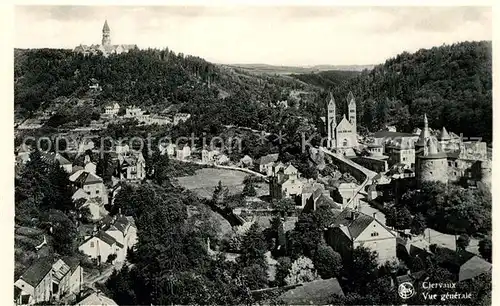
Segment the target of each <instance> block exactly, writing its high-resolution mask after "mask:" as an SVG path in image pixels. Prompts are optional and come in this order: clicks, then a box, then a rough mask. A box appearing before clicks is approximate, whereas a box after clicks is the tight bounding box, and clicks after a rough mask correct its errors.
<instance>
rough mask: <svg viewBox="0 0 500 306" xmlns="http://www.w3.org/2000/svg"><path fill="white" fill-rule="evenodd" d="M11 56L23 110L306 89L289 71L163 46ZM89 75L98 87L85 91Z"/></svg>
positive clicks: (254, 96)
mask: <svg viewBox="0 0 500 306" xmlns="http://www.w3.org/2000/svg"><path fill="white" fill-rule="evenodd" d="M14 59H15V63H14V67H15V68H14V81H15V87H14V89H15V91H14V92H15V106H16V109H17V110H18V111H20V112H24V113H30V112H32V111H34V110H37V109H38V108H39V107H40V105H42V104H44V107H45V106H46V105H47V104H51V102H52V101H53V100H54V99H56V98H59V97H68V98H69V97H71V98H89V97H91V98H92V99H93V100H94V102H95V103H94V104H93V105H94V106H98V107H102V106H103V105H104V104H105V103H107V102H109V101H118V102H119V103H120V104H121V105H131V104H135V105H138V106H143V107H146V108H147V107H158V108H159V109H165V108H166V107H167V106H170V105H172V104H177V105H180V106H185V105H189V104H190V102H193V99H195V98H196V99H201V100H203V99H204V100H212V99H220V98H226V97H228V96H234V95H238V96H240V97H244V99H245V103H248V102H257V101H258V102H259V103H261V104H269V103H272V102H276V101H278V100H280V99H286V98H287V97H289V95H290V92H291V91H293V90H297V91H299V92H300V91H303V90H306V91H307V90H310V89H312V86H310V85H308V84H305V83H303V82H301V81H299V80H295V79H293V78H290V77H279V76H270V75H253V74H251V73H248V72H245V71H241V70H238V69H232V68H227V67H221V66H217V65H214V64H212V63H209V62H207V61H205V60H203V59H201V58H199V57H195V56H189V55H184V54H182V53H178V54H176V53H175V52H173V51H171V50H169V49H163V50H158V49H150V50H134V51H131V52H129V53H127V54H120V55H111V56H109V57H107V58H106V57H103V56H100V55H96V56H83V55H81V54H77V53H74V52H72V51H71V50H56V49H36V50H35V49H33V50H19V49H18V50H15V52H14ZM93 81H96V82H98V83H99V85H100V86H101V87H102V91H101V92H99V93H98V94H94V95H89V85H90V84H91V82H93ZM214 94H215V97H214ZM193 95H196V97H193Z"/></svg>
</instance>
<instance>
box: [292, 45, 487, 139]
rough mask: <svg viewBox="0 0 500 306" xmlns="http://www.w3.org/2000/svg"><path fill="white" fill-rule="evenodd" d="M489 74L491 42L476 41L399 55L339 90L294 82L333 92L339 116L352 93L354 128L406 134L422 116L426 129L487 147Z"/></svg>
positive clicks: (312, 80)
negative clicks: (481, 142) (355, 112)
mask: <svg viewBox="0 0 500 306" xmlns="http://www.w3.org/2000/svg"><path fill="white" fill-rule="evenodd" d="M491 71H492V70H491V42H487V41H482V42H462V43H457V44H453V45H443V46H440V47H434V48H432V49H422V50H419V51H417V52H415V53H413V54H410V53H402V54H400V55H398V56H396V57H395V58H391V59H388V60H387V61H386V62H385V63H384V64H381V65H378V66H376V67H374V69H373V70H369V71H368V70H365V71H363V72H361V73H360V74H359V75H358V76H356V77H354V78H351V79H350V80H347V81H346V82H344V83H342V84H341V85H340V86H337V84H332V85H330V84H329V83H328V82H322V81H323V80H322V79H323V78H321V79H319V78H318V77H317V75H310V76H309V77H304V76H301V77H300V79H301V80H303V81H306V82H309V83H311V84H314V85H320V83H321V84H322V86H323V87H324V88H325V89H328V90H333V93H334V97H335V99H336V100H337V107H338V109H339V111H340V114H341V113H342V112H344V111H345V108H346V105H344V104H345V101H346V100H345V98H346V97H347V94H348V92H349V91H352V92H353V94H354V96H355V97H356V102H357V110H358V123H360V124H362V125H363V126H364V127H366V128H368V129H370V130H371V131H373V130H377V129H380V128H382V127H383V126H384V125H385V124H394V125H396V126H397V128H398V130H401V131H407V132H409V131H411V129H413V128H414V127H415V126H418V125H421V124H422V118H423V115H424V113H427V116H428V117H429V125H430V127H431V128H437V129H440V128H441V127H442V126H446V128H447V129H448V131H453V132H455V133H457V134H460V133H463V134H464V136H466V137H481V138H482V139H483V140H486V141H491V140H492V114H493V113H492V91H491V90H492V76H491ZM318 79H319V81H318Z"/></svg>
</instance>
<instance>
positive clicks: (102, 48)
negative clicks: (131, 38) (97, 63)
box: [74, 20, 137, 56]
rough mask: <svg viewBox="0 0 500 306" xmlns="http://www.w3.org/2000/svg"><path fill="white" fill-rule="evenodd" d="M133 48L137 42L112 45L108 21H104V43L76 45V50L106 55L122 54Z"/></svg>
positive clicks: (88, 53)
mask: <svg viewBox="0 0 500 306" xmlns="http://www.w3.org/2000/svg"><path fill="white" fill-rule="evenodd" d="M132 49H137V45H136V44H127V45H123V44H122V45H112V44H111V30H110V28H109V25H108V21H107V20H106V21H104V26H103V28H102V44H100V45H90V46H88V45H82V44H80V45H79V46H76V47H75V49H74V52H78V53H82V54H84V55H90V54H93V55H96V54H100V53H101V54H102V55H104V56H109V55H110V54H120V53H127V52H129V51H130V50H132Z"/></svg>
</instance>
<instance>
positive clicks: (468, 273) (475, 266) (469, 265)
mask: <svg viewBox="0 0 500 306" xmlns="http://www.w3.org/2000/svg"><path fill="white" fill-rule="evenodd" d="M491 267H492V266H491V263H489V262H487V261H486V260H484V259H482V258H481V257H479V256H474V257H472V258H471V259H469V260H468V261H466V262H465V263H464V264H463V265H462V266H461V267H460V273H459V276H458V281H463V280H467V279H471V278H474V277H476V276H479V275H481V274H484V273H488V272H490V271H491Z"/></svg>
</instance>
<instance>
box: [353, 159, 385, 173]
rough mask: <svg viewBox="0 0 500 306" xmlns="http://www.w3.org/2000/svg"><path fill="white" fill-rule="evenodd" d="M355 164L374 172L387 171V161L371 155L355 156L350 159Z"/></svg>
mask: <svg viewBox="0 0 500 306" xmlns="http://www.w3.org/2000/svg"><path fill="white" fill-rule="evenodd" d="M351 160H352V161H354V162H355V163H357V164H360V165H361V166H363V167H365V168H368V169H370V170H372V171H375V172H387V168H388V166H387V161H385V160H382V159H376V158H371V157H355V158H353V159H351Z"/></svg>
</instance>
